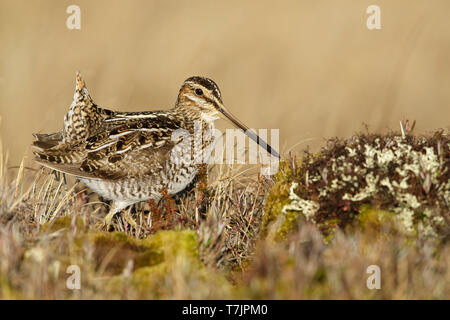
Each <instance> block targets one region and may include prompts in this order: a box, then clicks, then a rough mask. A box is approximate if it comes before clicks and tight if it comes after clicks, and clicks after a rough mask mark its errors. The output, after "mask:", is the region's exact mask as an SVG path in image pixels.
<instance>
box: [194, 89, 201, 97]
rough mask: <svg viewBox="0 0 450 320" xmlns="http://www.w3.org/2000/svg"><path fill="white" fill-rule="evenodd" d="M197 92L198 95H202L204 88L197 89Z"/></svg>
mask: <svg viewBox="0 0 450 320" xmlns="http://www.w3.org/2000/svg"><path fill="white" fill-rule="evenodd" d="M195 94H196V95H198V96H202V95H203V90H202V89H195Z"/></svg>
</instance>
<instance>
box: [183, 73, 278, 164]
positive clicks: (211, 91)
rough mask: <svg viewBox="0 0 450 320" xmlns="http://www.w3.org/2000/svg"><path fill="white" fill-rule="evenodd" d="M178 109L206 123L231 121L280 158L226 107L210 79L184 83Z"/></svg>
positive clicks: (195, 78) (193, 78)
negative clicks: (198, 116)
mask: <svg viewBox="0 0 450 320" xmlns="http://www.w3.org/2000/svg"><path fill="white" fill-rule="evenodd" d="M177 107H179V108H182V109H184V111H185V112H187V113H191V114H192V113H195V114H198V115H200V117H201V119H202V120H204V121H206V122H213V121H215V120H217V119H219V118H222V119H225V120H228V121H231V123H233V124H234V125H235V126H236V127H238V128H240V129H241V130H242V131H244V133H245V134H246V135H247V136H248V137H250V138H251V139H252V140H253V141H255V142H256V143H258V144H259V145H261V146H262V147H263V148H264V149H266V150H267V152H269V153H271V154H272V155H273V156H275V157H277V158H279V157H280V155H279V154H278V153H277V152H276V151H275V150H274V149H272V147H271V146H270V145H268V144H267V143H266V142H265V141H264V140H263V139H261V138H260V137H259V136H258V135H257V134H255V133H254V132H253V131H250V130H249V128H248V127H247V126H246V125H245V124H243V123H242V122H241V121H239V120H238V119H237V118H236V117H235V116H233V115H232V114H231V113H230V112H229V111H228V110H227V109H226V108H225V106H224V104H223V101H222V94H221V93H220V90H219V87H218V86H217V84H216V83H215V82H214V81H213V80H211V79H208V78H204V77H198V76H195V77H190V78H188V79H186V80H185V81H184V82H183V85H182V86H181V89H180V92H179V94H178V100H177Z"/></svg>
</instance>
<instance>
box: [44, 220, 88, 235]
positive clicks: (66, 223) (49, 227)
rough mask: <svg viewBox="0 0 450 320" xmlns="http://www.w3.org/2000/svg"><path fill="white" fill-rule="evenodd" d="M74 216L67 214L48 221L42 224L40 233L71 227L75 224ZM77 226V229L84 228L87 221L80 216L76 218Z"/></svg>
mask: <svg viewBox="0 0 450 320" xmlns="http://www.w3.org/2000/svg"><path fill="white" fill-rule="evenodd" d="M73 218H74V217H73V216H72V215H67V216H64V217H61V218H57V219H54V220H52V221H50V222H46V223H45V224H43V225H42V226H41V230H40V233H41V234H42V233H52V232H55V231H58V230H61V229H65V228H67V229H70V228H71V227H72V226H73V223H72V219H73ZM74 225H75V227H76V228H77V230H84V228H85V223H84V221H83V219H82V218H81V217H79V216H77V217H76V218H75V224H74Z"/></svg>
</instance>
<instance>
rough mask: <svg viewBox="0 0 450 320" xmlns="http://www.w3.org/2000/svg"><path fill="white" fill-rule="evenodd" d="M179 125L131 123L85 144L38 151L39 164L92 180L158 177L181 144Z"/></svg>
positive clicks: (158, 121) (166, 121)
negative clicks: (177, 137)
mask: <svg viewBox="0 0 450 320" xmlns="http://www.w3.org/2000/svg"><path fill="white" fill-rule="evenodd" d="M179 128H180V125H179V123H178V122H177V121H174V120H171V119H169V118H167V117H164V118H158V119H151V120H150V119H146V120H142V119H139V120H136V121H128V122H127V123H122V124H119V125H117V126H115V127H113V128H108V129H107V130H106V129H105V130H103V131H100V132H98V133H97V134H95V135H93V136H91V137H89V138H87V139H86V140H83V141H75V142H71V143H63V144H60V145H57V146H55V147H53V148H50V149H45V150H37V151H36V152H35V155H36V159H35V160H36V161H37V162H39V163H41V164H42V165H44V166H46V167H49V168H52V169H54V170H57V171H61V172H64V173H68V174H71V175H74V176H77V177H82V178H89V179H106V180H116V179H120V178H124V177H130V176H135V177H136V176H142V175H149V174H158V172H159V171H160V170H161V169H163V166H164V164H165V163H166V161H167V160H168V158H169V157H170V151H171V150H172V149H173V147H174V146H175V145H176V144H177V143H178V142H179V141H172V134H173V132H175V130H177V129H179Z"/></svg>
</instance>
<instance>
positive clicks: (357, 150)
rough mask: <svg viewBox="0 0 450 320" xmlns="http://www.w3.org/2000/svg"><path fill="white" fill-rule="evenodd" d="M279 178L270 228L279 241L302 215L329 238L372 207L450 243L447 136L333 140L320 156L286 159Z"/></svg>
mask: <svg viewBox="0 0 450 320" xmlns="http://www.w3.org/2000/svg"><path fill="white" fill-rule="evenodd" d="M275 179H276V185H275V186H274V188H273V189H272V190H271V192H270V193H269V196H268V198H267V205H266V217H265V219H264V223H263V230H264V231H265V233H266V234H267V233H270V232H273V233H274V235H275V238H277V239H282V238H285V237H286V234H287V233H288V232H289V231H290V230H292V229H293V228H295V224H296V223H297V221H298V217H300V216H301V217H302V218H303V219H306V220H310V221H312V222H314V223H315V224H316V225H317V226H318V227H319V228H320V230H321V231H322V232H323V233H324V235H326V236H328V235H330V234H332V232H333V230H335V228H336V227H341V228H345V227H346V226H347V225H349V224H351V223H353V222H354V221H355V218H356V217H357V216H358V215H359V214H360V213H361V212H362V211H363V210H367V209H368V208H369V209H374V210H383V211H385V212H390V213H392V214H393V215H394V216H395V218H396V219H398V220H399V221H400V222H401V224H402V226H403V229H404V231H406V232H407V233H408V234H415V235H418V234H421V235H424V236H431V237H438V238H441V239H448V238H449V231H450V216H449V212H450V141H449V137H448V135H445V134H444V133H443V131H438V132H436V133H435V134H433V135H431V136H429V137H424V136H420V137H418V136H413V135H404V134H403V135H401V134H395V133H390V134H387V135H379V134H368V133H364V134H363V133H361V134H357V135H355V136H353V137H351V138H350V139H347V140H341V139H331V140H329V141H328V143H327V146H326V147H324V148H323V149H322V150H321V151H320V152H318V153H317V154H314V155H312V154H309V153H306V155H305V156H304V157H303V158H302V159H301V161H297V160H296V159H290V161H288V162H285V163H284V164H283V165H282V166H281V167H280V172H279V173H278V174H277V175H276V177H275ZM270 225H271V227H270V228H269V226H270Z"/></svg>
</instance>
